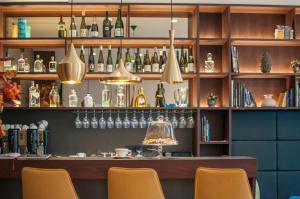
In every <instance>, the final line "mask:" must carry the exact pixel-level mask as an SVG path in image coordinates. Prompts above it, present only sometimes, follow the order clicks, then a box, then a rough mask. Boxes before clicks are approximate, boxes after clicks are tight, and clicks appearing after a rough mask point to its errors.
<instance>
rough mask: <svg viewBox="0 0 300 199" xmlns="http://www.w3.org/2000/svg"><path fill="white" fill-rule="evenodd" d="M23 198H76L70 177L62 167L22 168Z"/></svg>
mask: <svg viewBox="0 0 300 199" xmlns="http://www.w3.org/2000/svg"><path fill="white" fill-rule="evenodd" d="M22 187H23V199H78V196H77V194H76V191H75V189H74V186H73V184H72V181H71V178H70V176H69V174H68V172H67V171H66V170H63V169H37V168H29V167H25V168H23V169H22Z"/></svg>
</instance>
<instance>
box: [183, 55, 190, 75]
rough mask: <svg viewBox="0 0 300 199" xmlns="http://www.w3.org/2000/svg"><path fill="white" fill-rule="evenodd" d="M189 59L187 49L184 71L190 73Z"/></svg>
mask: <svg viewBox="0 0 300 199" xmlns="http://www.w3.org/2000/svg"><path fill="white" fill-rule="evenodd" d="M188 64H189V60H188V56H187V51H185V52H184V72H185V73H188V72H189V67H188Z"/></svg>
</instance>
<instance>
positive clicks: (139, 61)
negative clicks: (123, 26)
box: [134, 48, 143, 73]
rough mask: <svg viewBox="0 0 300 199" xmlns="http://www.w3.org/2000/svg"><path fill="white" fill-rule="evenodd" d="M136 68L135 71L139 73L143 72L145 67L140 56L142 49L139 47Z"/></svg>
mask: <svg viewBox="0 0 300 199" xmlns="http://www.w3.org/2000/svg"><path fill="white" fill-rule="evenodd" d="M134 68H135V72H137V73H142V72H143V69H142V59H141V56H140V49H139V48H138V49H137V52H136V55H135V62H134Z"/></svg>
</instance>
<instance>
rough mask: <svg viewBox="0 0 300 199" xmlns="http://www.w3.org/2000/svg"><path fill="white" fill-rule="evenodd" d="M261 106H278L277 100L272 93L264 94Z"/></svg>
mask: <svg viewBox="0 0 300 199" xmlns="http://www.w3.org/2000/svg"><path fill="white" fill-rule="evenodd" d="M261 107H276V101H275V100H274V99H273V95H272V94H266V95H264V99H263V101H262V102H261Z"/></svg>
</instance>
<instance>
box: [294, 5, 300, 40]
mask: <svg viewBox="0 0 300 199" xmlns="http://www.w3.org/2000/svg"><path fill="white" fill-rule="evenodd" d="M299 21H300V12H299V8H296V9H295V38H296V39H300V24H299Z"/></svg>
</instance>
